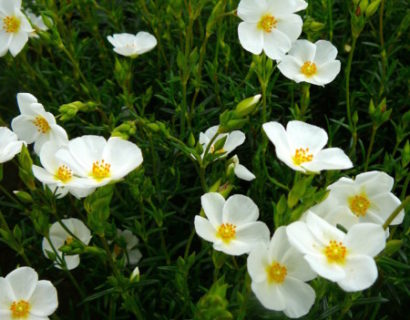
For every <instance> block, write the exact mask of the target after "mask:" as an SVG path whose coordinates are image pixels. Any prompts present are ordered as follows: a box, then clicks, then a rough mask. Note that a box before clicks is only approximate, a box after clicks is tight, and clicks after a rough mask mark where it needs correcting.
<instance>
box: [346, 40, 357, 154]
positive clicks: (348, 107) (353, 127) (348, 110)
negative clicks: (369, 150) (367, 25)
mask: <svg viewBox="0 0 410 320" xmlns="http://www.w3.org/2000/svg"><path fill="white" fill-rule="evenodd" d="M356 42H357V36H353V41H352V47H351V49H350V52H349V57H348V60H347V66H346V113H347V120H348V123H349V129H350V132H351V133H352V139H353V141H352V147H351V148H352V149H351V152H352V153H354V152H355V149H356V143H357V133H356V125H355V124H354V123H353V120H352V113H351V105H350V72H351V69H352V61H353V55H354V51H355V49H356Z"/></svg>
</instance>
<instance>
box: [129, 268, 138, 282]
mask: <svg viewBox="0 0 410 320" xmlns="http://www.w3.org/2000/svg"><path fill="white" fill-rule="evenodd" d="M130 281H131V282H139V281H140V269H139V268H138V267H135V269H134V270H133V271H132V273H131V276H130Z"/></svg>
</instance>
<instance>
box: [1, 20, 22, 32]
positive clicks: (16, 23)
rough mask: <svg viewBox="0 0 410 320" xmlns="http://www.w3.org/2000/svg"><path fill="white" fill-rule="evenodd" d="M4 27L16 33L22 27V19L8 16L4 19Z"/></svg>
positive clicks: (7, 30)
mask: <svg viewBox="0 0 410 320" xmlns="http://www.w3.org/2000/svg"><path fill="white" fill-rule="evenodd" d="M3 29H4V30H5V31H6V32H7V33H16V32H18V31H19V29H20V19H18V18H17V17H14V16H7V17H5V18H4V19H3Z"/></svg>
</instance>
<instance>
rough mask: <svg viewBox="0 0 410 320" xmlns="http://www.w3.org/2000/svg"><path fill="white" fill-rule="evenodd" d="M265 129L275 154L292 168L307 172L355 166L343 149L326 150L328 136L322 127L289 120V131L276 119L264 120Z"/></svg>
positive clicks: (287, 127)
mask: <svg viewBox="0 0 410 320" xmlns="http://www.w3.org/2000/svg"><path fill="white" fill-rule="evenodd" d="M263 130H264V131H265V133H266V135H267V136H268V138H269V140H270V141H272V143H273V144H274V145H275V149H276V156H277V157H278V158H279V159H280V160H282V161H283V162H284V163H285V164H286V165H287V166H289V167H290V168H292V169H293V170H296V171H301V172H305V173H306V172H320V171H321V170H339V169H349V168H351V167H353V164H352V162H351V161H350V159H349V157H348V156H347V155H346V154H345V153H344V152H343V150H341V149H339V148H328V149H323V147H324V146H325V145H326V143H327V140H328V137H327V133H326V131H325V130H323V129H322V128H319V127H316V126H314V125H311V124H308V123H305V122H302V121H297V120H294V121H289V122H288V124H287V126H286V130H285V128H284V127H283V126H282V125H281V124H280V123H278V122H274V121H272V122H267V123H264V124H263Z"/></svg>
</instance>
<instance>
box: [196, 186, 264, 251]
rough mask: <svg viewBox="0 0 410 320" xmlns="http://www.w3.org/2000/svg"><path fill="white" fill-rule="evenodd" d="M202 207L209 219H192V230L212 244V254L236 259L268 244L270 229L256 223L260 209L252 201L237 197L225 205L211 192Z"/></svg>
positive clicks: (230, 199)
mask: <svg viewBox="0 0 410 320" xmlns="http://www.w3.org/2000/svg"><path fill="white" fill-rule="evenodd" d="M201 203H202V208H203V209H204V212H205V215H206V217H207V218H208V219H205V218H203V217H201V216H195V230H196V233H197V234H198V235H199V236H200V237H201V238H203V239H205V240H206V241H210V242H213V247H214V249H215V250H217V251H222V252H224V253H226V254H230V255H235V256H236V255H241V254H244V253H248V252H250V251H251V249H252V248H253V247H254V246H255V245H258V244H260V243H267V242H268V241H269V237H270V235H269V229H268V227H267V226H266V224H265V223H263V222H260V221H256V220H257V219H258V217H259V209H258V207H257V206H256V204H255V203H254V202H253V201H252V199H251V198H249V197H246V196H243V195H240V194H236V195H233V196H231V197H229V198H228V199H227V200H226V201H225V199H224V198H223V197H222V196H221V195H220V194H219V193H216V192H210V193H206V194H204V195H203V196H202V197H201Z"/></svg>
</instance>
